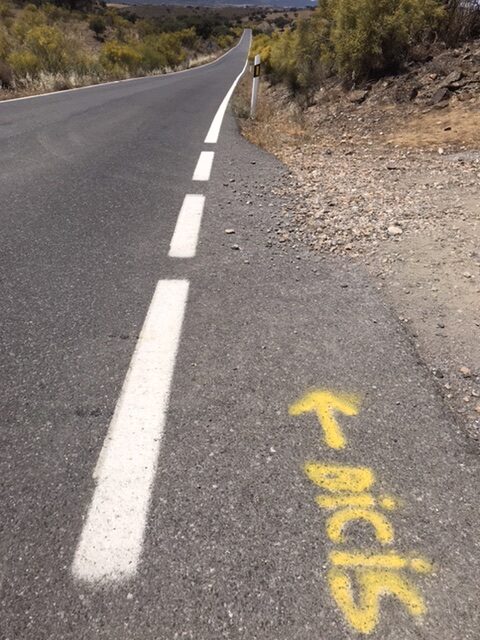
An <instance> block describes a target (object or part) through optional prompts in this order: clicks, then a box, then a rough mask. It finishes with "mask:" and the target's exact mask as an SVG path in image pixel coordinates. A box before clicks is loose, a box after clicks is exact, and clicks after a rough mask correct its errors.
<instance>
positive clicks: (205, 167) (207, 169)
mask: <svg viewBox="0 0 480 640" xmlns="http://www.w3.org/2000/svg"><path fill="white" fill-rule="evenodd" d="M214 156H215V152H214V151H202V152H201V154H200V157H199V158H198V162H197V166H196V167H195V171H194V172H193V178H192V180H196V181H202V180H203V181H205V180H210V173H211V171H212V164H213V158H214Z"/></svg>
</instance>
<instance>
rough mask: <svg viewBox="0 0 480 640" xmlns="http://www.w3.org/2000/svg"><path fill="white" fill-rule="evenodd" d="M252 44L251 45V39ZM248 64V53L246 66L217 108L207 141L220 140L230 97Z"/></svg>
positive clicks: (209, 142)
mask: <svg viewBox="0 0 480 640" xmlns="http://www.w3.org/2000/svg"><path fill="white" fill-rule="evenodd" d="M250 45H251V41H250ZM247 64H248V55H247V59H246V61H245V66H244V67H243V69H242V71H241V72H240V73H239V74H238V76H237V77H236V78H235V80H234V81H233V84H232V86H231V87H230V89H229V90H228V92H227V95H226V96H225V97H224V99H223V100H222V103H221V104H220V106H219V107H218V109H217V113H216V114H215V117H214V118H213V120H212V124H211V125H210V129H209V130H208V133H207V137H206V138H205V142H206V143H207V144H215V143H216V142H217V141H218V136H219V134H220V127H221V126H222V122H223V117H224V115H225V111H226V110H227V106H228V103H229V102H230V98H231V97H232V94H233V92H234V91H235V87H236V86H237V84H238V81H239V80H240V78H241V77H242V76H243V74H244V73H245V69H246V68H247Z"/></svg>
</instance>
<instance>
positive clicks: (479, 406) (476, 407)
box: [475, 402, 480, 413]
mask: <svg viewBox="0 0 480 640" xmlns="http://www.w3.org/2000/svg"><path fill="white" fill-rule="evenodd" d="M475 411H476V412H477V413H480V402H478V403H477V404H476V405H475Z"/></svg>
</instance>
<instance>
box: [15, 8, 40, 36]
mask: <svg viewBox="0 0 480 640" xmlns="http://www.w3.org/2000/svg"><path fill="white" fill-rule="evenodd" d="M46 23H47V17H46V15H45V13H43V11H40V10H39V9H37V7H36V6H35V5H33V4H27V5H26V6H25V7H24V8H23V9H22V11H21V12H20V13H19V15H18V16H17V19H16V20H15V23H14V25H13V33H14V35H15V37H16V38H18V40H19V41H20V42H23V41H24V40H25V38H26V35H27V33H28V32H29V31H30V30H31V29H33V28H34V27H39V26H42V25H45V24H46Z"/></svg>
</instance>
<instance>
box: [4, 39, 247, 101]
mask: <svg viewBox="0 0 480 640" xmlns="http://www.w3.org/2000/svg"><path fill="white" fill-rule="evenodd" d="M245 34H246V30H244V31H243V33H242V37H241V38H240V40H239V41H238V42H237V44H236V45H235V46H234V47H232V48H231V49H229V50H228V51H226V52H225V53H223V54H222V55H221V56H220V57H218V58H216V59H215V60H212V61H211V62H206V63H205V64H199V65H198V66H197V67H191V68H190V69H181V70H180V71H169V72H168V73H159V74H157V75H152V76H139V77H137V78H125V79H124V80H110V81H109V82H98V83H97V84H87V85H85V86H83V87H73V89H64V90H63V91H48V92H47V93H36V94H35V95H33V96H21V97H20V98H8V100H0V107H1V106H2V104H8V103H10V102H19V101H20V100H33V99H34V98H46V97H47V96H54V95H57V96H61V95H64V94H66V93H73V92H74V91H83V90H84V89H96V88H99V87H107V86H109V85H113V84H122V83H123V82H134V81H139V82H140V81H141V80H152V79H153V78H165V77H167V76H174V75H178V74H180V73H189V72H191V71H198V70H199V69H204V68H205V67H209V66H210V65H212V64H216V63H217V62H219V61H220V60H221V59H222V58H224V57H225V56H228V54H229V53H232V51H235V49H236V48H237V47H239V46H240V45H241V43H242V40H243V38H244V37H245Z"/></svg>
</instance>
